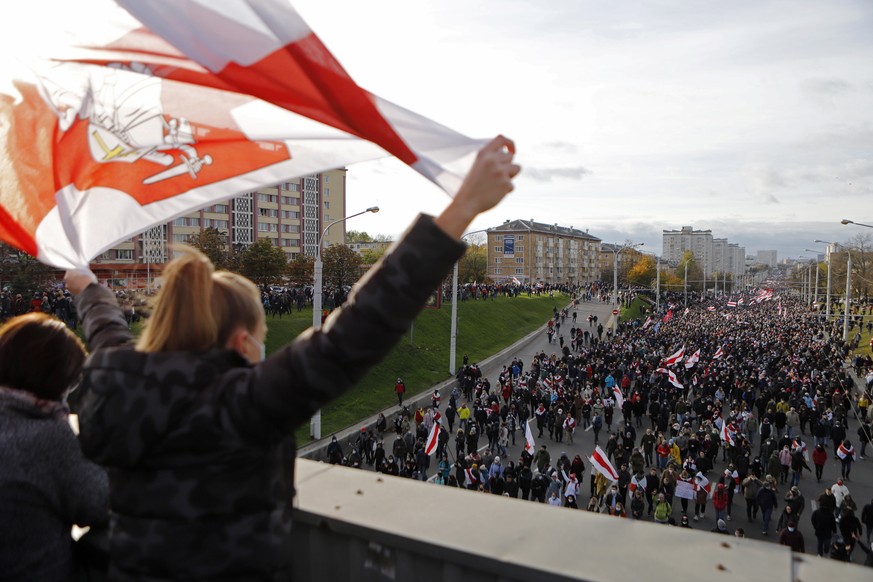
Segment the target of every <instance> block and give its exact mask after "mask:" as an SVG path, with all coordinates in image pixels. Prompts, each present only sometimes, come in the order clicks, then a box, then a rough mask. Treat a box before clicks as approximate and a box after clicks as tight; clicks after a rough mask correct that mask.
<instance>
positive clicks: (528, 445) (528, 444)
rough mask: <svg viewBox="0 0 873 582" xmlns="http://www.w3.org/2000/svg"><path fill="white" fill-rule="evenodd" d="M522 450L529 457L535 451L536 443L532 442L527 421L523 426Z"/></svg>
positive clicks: (532, 438) (531, 433)
mask: <svg viewBox="0 0 873 582" xmlns="http://www.w3.org/2000/svg"><path fill="white" fill-rule="evenodd" d="M524 450H526V451H527V452H528V453H529V454H531V455H532V454H534V451H536V450H537V443H536V442H535V441H534V437H533V432H531V430H530V421H529V420H528V421H527V422H526V423H525V425H524Z"/></svg>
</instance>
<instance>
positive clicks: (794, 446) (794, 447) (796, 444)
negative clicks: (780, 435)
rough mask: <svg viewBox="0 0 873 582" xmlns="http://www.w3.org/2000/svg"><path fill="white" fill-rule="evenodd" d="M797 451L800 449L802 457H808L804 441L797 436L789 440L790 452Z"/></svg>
mask: <svg viewBox="0 0 873 582" xmlns="http://www.w3.org/2000/svg"><path fill="white" fill-rule="evenodd" d="M797 451H800V452H801V453H802V454H803V458H804V459H809V454H808V453H807V452H806V443H805V442H803V441H802V440H800V439H799V438H796V439H794V440H793V441H792V442H791V452H792V453H796V452H797Z"/></svg>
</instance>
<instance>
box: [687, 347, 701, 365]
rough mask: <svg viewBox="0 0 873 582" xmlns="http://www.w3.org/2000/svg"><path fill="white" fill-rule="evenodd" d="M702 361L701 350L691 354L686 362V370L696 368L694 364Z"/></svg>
mask: <svg viewBox="0 0 873 582" xmlns="http://www.w3.org/2000/svg"><path fill="white" fill-rule="evenodd" d="M699 361H700V349H698V350H697V351H696V352H694V353H693V354H691V356H689V358H688V359H687V360H685V368H686V369H690V368H692V367H694V364H696V363H697V362H699Z"/></svg>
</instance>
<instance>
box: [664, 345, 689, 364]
mask: <svg viewBox="0 0 873 582" xmlns="http://www.w3.org/2000/svg"><path fill="white" fill-rule="evenodd" d="M684 357H685V346H682V348H681V349H680V350H679V351H678V352H676V353H675V354H673V355H672V356H670V357H668V358H667V359H665V360H664V365H665V366H674V365H676V364H677V363H679V362H681V361H682V358H684Z"/></svg>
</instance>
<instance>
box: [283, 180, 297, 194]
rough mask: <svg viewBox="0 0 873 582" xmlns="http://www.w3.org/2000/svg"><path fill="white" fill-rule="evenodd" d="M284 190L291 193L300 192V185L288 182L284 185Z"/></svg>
mask: <svg viewBox="0 0 873 582" xmlns="http://www.w3.org/2000/svg"><path fill="white" fill-rule="evenodd" d="M285 189H286V190H289V191H291V192H300V184H295V183H293V182H289V183H287V184H285Z"/></svg>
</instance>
